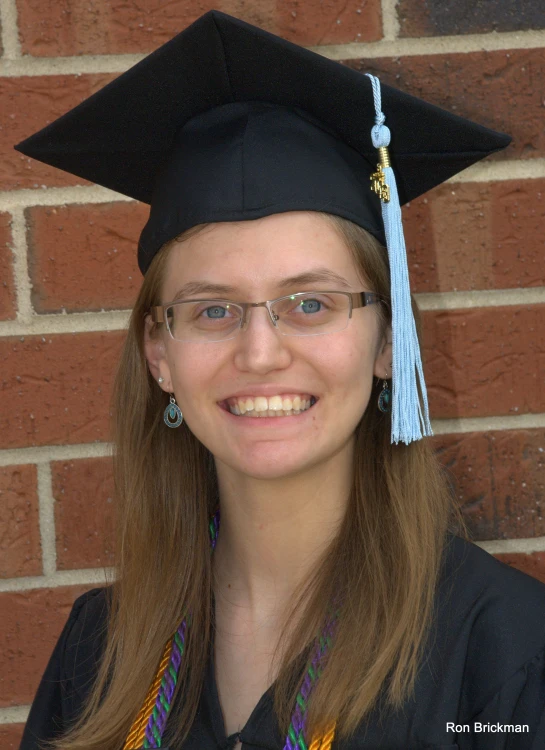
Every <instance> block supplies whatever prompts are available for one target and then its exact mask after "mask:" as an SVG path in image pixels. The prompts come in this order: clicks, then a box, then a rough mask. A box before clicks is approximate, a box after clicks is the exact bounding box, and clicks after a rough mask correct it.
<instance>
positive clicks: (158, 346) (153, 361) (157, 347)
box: [144, 314, 174, 393]
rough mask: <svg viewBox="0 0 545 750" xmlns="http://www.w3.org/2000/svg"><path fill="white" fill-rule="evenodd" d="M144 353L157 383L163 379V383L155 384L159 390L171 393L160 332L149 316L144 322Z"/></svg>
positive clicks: (170, 379) (169, 376)
mask: <svg viewBox="0 0 545 750" xmlns="http://www.w3.org/2000/svg"><path fill="white" fill-rule="evenodd" d="M144 353H145V355H146V360H147V363H148V367H149V371H150V372H151V374H152V375H153V377H154V378H155V380H157V381H159V378H160V377H162V378H163V382H162V383H159V382H157V385H158V386H159V388H162V389H163V391H166V392H167V393H172V392H173V390H174V389H173V388H172V378H171V374H170V366H169V364H168V361H167V356H166V346H165V342H164V339H163V336H162V332H161V331H158V330H157V329H156V328H155V326H154V323H153V321H152V319H151V315H149V314H148V315H146V318H145V321H144Z"/></svg>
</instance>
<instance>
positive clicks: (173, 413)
mask: <svg viewBox="0 0 545 750" xmlns="http://www.w3.org/2000/svg"><path fill="white" fill-rule="evenodd" d="M163 419H164V420H165V424H166V426H167V427H179V426H180V425H181V424H182V422H183V421H184V417H183V414H182V410H181V409H180V407H179V406H178V404H177V403H176V399H175V398H174V396H173V395H172V394H170V404H169V405H168V406H167V408H166V409H165V413H164V415H163Z"/></svg>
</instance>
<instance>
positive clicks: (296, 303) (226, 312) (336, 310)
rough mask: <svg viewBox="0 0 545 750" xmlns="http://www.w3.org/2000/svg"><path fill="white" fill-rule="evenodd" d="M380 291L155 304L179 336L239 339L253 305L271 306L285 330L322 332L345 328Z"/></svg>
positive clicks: (157, 318)
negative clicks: (238, 336)
mask: <svg viewBox="0 0 545 750" xmlns="http://www.w3.org/2000/svg"><path fill="white" fill-rule="evenodd" d="M381 301H382V298H381V297H379V295H378V294H375V293H374V292H353V293H352V292H298V293H297V294H289V295H287V296H286V297H279V298H278V299H274V300H266V301H265V302H236V303H235V302H231V301H230V300H224V299H195V300H187V301H183V302H170V303H168V304H166V305H156V306H154V307H152V308H151V309H150V313H151V318H152V320H153V322H154V323H166V326H167V329H168V332H169V333H170V335H171V336H172V338H173V339H174V340H175V341H184V342H189V341H192V342H202V343H214V342H218V341H228V340H229V339H234V338H235V336H237V335H238V333H239V332H240V331H241V330H243V329H244V328H245V327H246V325H247V322H248V320H249V315H248V310H249V308H250V307H266V308H267V310H268V311H269V317H270V320H271V322H272V324H273V326H274V327H275V328H276V329H278V331H279V332H280V333H281V334H282V336H322V335H324V334H326V333H338V332H339V331H343V330H344V329H345V328H346V327H347V325H348V321H349V320H350V318H351V317H352V310H353V309H355V308H358V307H366V306H367V305H374V304H377V303H378V302H381Z"/></svg>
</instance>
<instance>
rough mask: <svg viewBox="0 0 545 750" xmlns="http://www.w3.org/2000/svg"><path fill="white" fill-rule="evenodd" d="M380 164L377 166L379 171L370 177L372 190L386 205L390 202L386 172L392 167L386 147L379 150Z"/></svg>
mask: <svg viewBox="0 0 545 750" xmlns="http://www.w3.org/2000/svg"><path fill="white" fill-rule="evenodd" d="M378 158H379V160H380V161H379V163H378V164H377V171H376V172H373V174H372V175H371V177H370V180H371V190H372V191H373V192H374V193H376V194H377V195H378V197H379V198H380V200H381V201H384V203H389V202H390V188H389V187H388V185H387V184H386V175H385V173H384V170H385V169H386V168H387V167H389V166H390V154H389V153H388V149H387V148H386V146H380V148H379V149H378Z"/></svg>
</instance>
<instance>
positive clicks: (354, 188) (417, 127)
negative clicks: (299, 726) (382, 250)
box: [16, 10, 511, 442]
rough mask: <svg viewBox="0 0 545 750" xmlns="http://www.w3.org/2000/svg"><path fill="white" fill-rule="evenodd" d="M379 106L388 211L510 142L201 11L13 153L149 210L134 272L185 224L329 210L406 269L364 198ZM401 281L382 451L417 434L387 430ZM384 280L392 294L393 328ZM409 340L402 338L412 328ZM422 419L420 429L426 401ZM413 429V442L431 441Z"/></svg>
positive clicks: (405, 320)
mask: <svg viewBox="0 0 545 750" xmlns="http://www.w3.org/2000/svg"><path fill="white" fill-rule="evenodd" d="M362 50H364V47H362ZM372 83H373V87H374V88H375V89H376V87H377V86H378V100H379V101H378V107H377V108H375V106H374V105H373V91H372ZM374 93H375V96H377V90H375V92H374ZM381 97H382V110H383V111H384V113H385V116H386V119H387V125H388V127H389V129H390V131H391V143H390V157H391V164H392V167H393V172H395V175H396V180H397V191H396V190H395V188H394V189H393V193H394V194H396V200H397V194H398V195H399V203H401V204H403V203H406V202H407V201H409V200H412V199H414V198H416V197H417V196H419V195H421V194H422V193H424V192H426V191H427V190H429V189H430V188H432V187H434V186H435V185H438V184H440V183H441V182H443V181H445V180H447V179H448V178H449V177H451V176H452V175H454V174H456V173H457V172H460V171H461V170H463V169H465V168H466V167H468V166H470V165H471V164H473V163H474V162H476V161H478V160H479V159H482V158H483V157H485V156H487V155H488V154H490V153H493V152H494V151H497V150H499V149H502V148H505V146H507V145H508V144H509V142H510V140H511V139H510V138H509V136H506V135H504V134H502V133H496V132H494V131H492V130H489V129H487V128H485V127H483V126H481V125H478V124H476V123H473V122H470V121H469V120H466V119H463V118H461V117H458V116H457V115H455V114H452V113H450V112H446V111H444V110H442V109H440V108H438V107H436V106H434V105H432V104H428V103H426V102H424V101H422V100H420V99H417V98H415V97H413V96H410V95H408V94H405V93H403V92H401V91H399V90H397V89H394V88H391V87H390V86H386V85H382V86H380V83H378V80H377V79H375V80H374V82H372V81H371V80H370V79H369V78H368V77H366V76H365V75H363V74H362V73H359V72H357V71H355V70H352V69H351V68H349V67H348V66H346V65H342V64H341V63H338V62H336V61H333V60H329V59H328V58H325V57H323V56H321V55H318V54H316V53H314V52H311V51H310V50H306V49H304V48H303V47H300V46H298V45H296V44H293V43H291V42H288V41H286V40H284V39H282V38H281V37H278V36H275V35H274V34H270V33H269V32H266V31H264V30H262V29H260V28H257V27H255V26H252V25H251V24H248V23H245V22H244V21H241V20H239V19H237V18H234V17H232V16H229V15H227V14H225V13H222V12H220V11H217V10H212V11H209V12H208V13H205V14H204V15H203V16H201V17H200V18H199V19H197V20H196V21H195V22H194V23H193V24H191V26H189V27H188V28H186V29H185V30H184V31H182V32H181V33H180V34H178V35H177V36H176V37H174V38H173V39H172V40H171V41H169V42H167V43H166V44H164V45H163V46H162V47H160V48H159V49H158V50H156V51H155V52H153V53H152V54H151V55H148V56H147V57H146V58H145V59H144V60H142V61H141V62H140V63H138V64H137V65H135V66H134V67H132V68H131V69H130V70H128V71H127V72H125V73H123V74H122V75H120V76H119V77H118V78H116V79H115V80H114V81H112V82H111V83H110V84H108V85H107V86H105V87H104V88H103V89H102V90H101V91H99V92H97V93H96V94H94V95H93V96H91V97H89V98H88V99H86V100H85V101H84V102H82V103H81V104H80V105H78V106H77V107H75V108H74V109H72V110H71V111H70V112H68V113H66V114H65V115H63V116H62V117H60V118H59V119H58V120H56V121H55V122H53V123H51V124H50V125H48V126H47V127H45V128H44V129H43V130H41V131H39V132H38V133H36V134H35V135H32V136H31V137H30V138H27V139H26V140H25V141H23V142H22V143H19V144H18V145H17V146H16V149H17V150H19V151H21V152H22V153H24V154H26V155H27V156H32V157H33V158H35V159H38V160H40V161H42V162H45V163H47V164H51V165H53V166H55V167H59V168H60V169H64V170H65V171H67V172H71V173H72V174H76V175H78V176H80V177H84V178H85V179H87V180H90V181H92V182H95V183H98V184H100V185H104V186H105V187H108V188H111V189H112V190H116V191H117V192H120V193H123V194H125V195H128V196H130V197H132V198H135V199H137V200H139V201H143V202H144V203H150V204H151V211H150V217H149V220H148V222H147V224H146V226H145V227H144V230H143V231H142V234H141V236H140V241H139V246H138V263H139V267H140V269H141V271H142V273H145V272H146V270H147V269H148V267H149V264H150V263H151V261H152V259H153V257H154V256H155V254H156V253H157V252H158V250H159V249H160V248H161V247H162V246H163V245H164V243H165V242H167V241H168V240H171V239H173V238H174V237H176V236H177V235H179V234H181V233H182V232H183V231H184V230H186V229H188V228H190V227H192V226H194V225H196V224H201V223H206V222H220V221H241V220H248V219H257V218H260V217H262V216H267V215H270V214H275V213H281V212H284V211H294V210H314V211H325V212H328V213H333V214H337V215H339V216H342V217H345V218H347V219H350V220H352V221H353V222H355V223H356V224H359V225H360V226H362V227H364V228H365V229H367V230H368V231H369V232H371V233H372V234H373V235H374V236H376V237H378V238H379V239H380V240H382V241H383V242H384V239H385V235H386V240H387V244H388V251H389V254H390V268H391V270H392V268H393V267H394V266H395V267H397V266H398V265H399V264H398V260H399V262H400V263H401V264H404V265H405V266H406V257H405V248H404V241H403V239H402V230H399V231H401V241H400V240H399V231H398V229H399V228H396V231H394V232H393V235H392V231H393V230H390V232H389V231H388V221H387V220H386V218H385V217H384V212H385V203H384V201H383V200H381V198H379V194H376V193H375V192H373V191H372V190H371V189H370V177H371V175H372V174H373V173H374V172H375V170H377V150H376V148H375V147H374V146H373V141H372V138H371V130H372V128H373V126H374V125H376V126H377V127H378V126H379V125H381V123H383V122H384V116H383V115H382V113H380V98H381ZM376 104H377V101H376V99H375V105H376ZM379 114H380V116H381V117H382V119H380V118H379ZM388 138H389V135H388ZM375 140H376V139H375ZM387 172H388V173H389V175H390V176H389V177H388V180H392V179H393V173H392V170H391V169H389V170H387ZM375 187H376V188H378V187H380V185H375ZM399 203H396V205H397V208H399ZM390 208H391V206H390ZM389 221H390V220H389ZM390 223H391V224H392V226H394V224H395V221H394V219H391V221H390ZM397 223H398V224H399V226H400V225H401V223H400V221H398V222H397ZM394 228H395V227H394ZM385 230H386V231H385ZM388 236H394V240H392V241H390V240H389V239H388ZM394 244H395V245H396V247H397V250H396V253H397V256H396V257H397V258H398V260H396V261H395V264H394V265H393V264H392V256H391V247H393V246H394ZM400 248H401V249H400ZM402 271H403V273H402V274H401V275H400V279H401V280H400V281H399V283H397V282H396V281H395V279H394V277H393V275H392V297H393V299H392V302H393V305H392V308H393V332H394V334H393V335H394V370H393V376H392V377H393V388H394V394H393V406H392V412H393V413H392V418H393V428H392V439H394V440H395V441H396V442H397V440H398V439H402V440H405V441H406V442H408V441H410V440H411V439H416V438H417V437H420V435H421V434H420V428H417V425H416V422H418V420H416V421H415V419H413V418H412V417H411V419H410V420H409V421H411V420H412V424H413V427H414V429H413V427H411V428H410V429H407V430H405V429H404V428H402V429H398V428H397V427H394V424H395V418H394V412H395V413H396V414H400V413H401V411H402V410H401V408H399V407H400V406H403V403H402V401H401V400H400V398H401V395H400V394H401V393H402V392H403V393H405V394H406V393H407V391H406V389H404V388H402V389H401V391H400V390H399V386H400V383H402V382H403V381H402V378H401V377H399V378H396V371H397V372H398V373H401V371H400V370H399V367H400V365H399V364H396V362H397V361H398V360H399V358H400V357H401V360H400V361H402V362H403V363H405V362H406V364H405V365H404V366H406V368H407V372H412V371H413V370H414V367H413V364H414V363H415V362H416V363H418V361H419V352H417V353H416V357H413V354H414V352H413V353H412V354H410V355H405V351H406V349H405V348H404V347H402V346H400V345H399V346H397V347H396V335H397V334H399V332H400V331H401V330H402V329H403V330H407V331H409V328H411V326H412V323H410V320H409V317H408V315H409V312H410V300H409V303H407V300H408V299H409V296H410V295H408V274H407V273H406V271H405V270H404V269H402ZM396 284H397V287H399V288H400V289H401V288H402V287H403V289H404V290H405V292H406V293H404V302H403V305H404V313H403V315H402V316H401V318H400V320H401V322H399V323H398V324H396V298H395V294H394V293H395V291H396V288H397V287H396ZM407 304H409V307H407ZM408 311H409V312H408ZM403 316H404V317H403ZM411 316H412V314H411ZM411 319H412V317H411ZM409 324H410V325H409ZM396 331H397V334H396ZM409 335H410V336H413V338H414V337H415V336H416V334H415V333H414V332H413V330H412V328H411V332H410V333H409ZM399 340H400V341H401V339H399ZM413 349H414V347H413ZM396 351H397V353H398V356H397V358H396ZM415 366H416V365H415ZM396 368H397V369H396ZM411 378H413V375H411ZM413 380H414V378H413ZM420 380H421V386H422V390H423V391H424V399H425V386H424V385H423V376H422V377H420ZM411 383H412V385H411V389H412V390H411V394H412V395H411V396H410V397H407V399H406V401H407V403H410V404H411V406H410V409H411V410H413V411H414V409H415V408H417V404H416V402H418V398H417V396H416V395H415V394H417V390H416V381H414V382H412V381H411ZM396 387H397V389H398V392H397V395H396ZM396 404H397V407H396ZM415 404H416V405H415ZM418 408H419V407H418ZM425 411H426V420H427V401H426V403H425ZM413 417H414V415H413ZM427 424H428V428H426V427H425V428H424V434H430V432H431V428H429V420H428V422H427ZM411 435H413V437H410V436H411ZM407 438H408V440H407Z"/></svg>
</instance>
